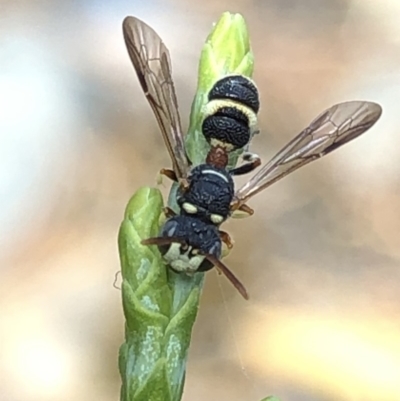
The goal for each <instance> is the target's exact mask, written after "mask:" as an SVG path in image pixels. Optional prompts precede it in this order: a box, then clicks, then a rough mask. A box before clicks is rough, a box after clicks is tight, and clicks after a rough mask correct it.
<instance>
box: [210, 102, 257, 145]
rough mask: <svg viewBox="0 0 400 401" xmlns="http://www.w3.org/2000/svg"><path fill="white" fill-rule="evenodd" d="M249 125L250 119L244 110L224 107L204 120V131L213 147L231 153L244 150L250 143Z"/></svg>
mask: <svg viewBox="0 0 400 401" xmlns="http://www.w3.org/2000/svg"><path fill="white" fill-rule="evenodd" d="M249 125H250V121H249V118H248V116H247V115H246V114H245V113H244V112H243V111H242V110H240V109H238V108H235V107H232V106H223V107H220V108H216V111H215V112H214V113H213V114H211V115H209V116H207V117H206V118H205V119H204V121H203V125H202V131H203V135H204V136H205V138H206V139H207V141H208V142H209V143H210V145H211V146H218V145H220V146H223V147H225V148H227V150H228V151H230V150H234V149H239V148H242V147H244V146H246V145H247V143H248V142H249V141H250V137H251V131H250V128H249Z"/></svg>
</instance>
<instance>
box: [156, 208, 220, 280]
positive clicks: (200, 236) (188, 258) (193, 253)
mask: <svg viewBox="0 0 400 401" xmlns="http://www.w3.org/2000/svg"><path fill="white" fill-rule="evenodd" d="M160 236H161V237H167V238H168V237H174V238H176V239H177V242H176V243H175V242H174V243H172V244H170V245H161V246H159V249H160V252H161V253H162V254H163V256H164V259H165V261H166V262H167V264H168V265H169V266H170V267H171V268H172V269H173V270H175V271H176V272H184V273H195V272H202V271H207V270H210V269H211V268H212V267H213V265H212V263H210V262H209V261H208V260H207V259H206V258H205V255H213V256H215V257H216V258H220V256H221V248H222V246H221V240H220V237H219V232H218V229H217V228H216V227H215V226H213V225H211V224H206V223H204V222H202V221H201V220H199V219H197V218H193V217H190V216H174V217H171V218H170V219H169V220H168V221H167V222H166V223H165V224H164V226H163V228H162V229H161V233H160Z"/></svg>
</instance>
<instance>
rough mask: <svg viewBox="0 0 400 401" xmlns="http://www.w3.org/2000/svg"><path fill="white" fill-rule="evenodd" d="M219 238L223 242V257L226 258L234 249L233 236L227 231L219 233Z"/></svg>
mask: <svg viewBox="0 0 400 401" xmlns="http://www.w3.org/2000/svg"><path fill="white" fill-rule="evenodd" d="M219 237H220V238H221V241H222V251H221V256H222V257H223V258H225V257H227V256H228V255H229V253H230V251H231V249H232V248H233V244H234V242H233V239H232V238H231V236H230V235H229V234H228V233H227V232H225V231H219Z"/></svg>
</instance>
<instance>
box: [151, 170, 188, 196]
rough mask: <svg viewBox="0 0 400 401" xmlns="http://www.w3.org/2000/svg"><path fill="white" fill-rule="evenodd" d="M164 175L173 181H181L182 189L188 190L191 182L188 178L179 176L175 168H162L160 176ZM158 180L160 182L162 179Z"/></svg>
mask: <svg viewBox="0 0 400 401" xmlns="http://www.w3.org/2000/svg"><path fill="white" fill-rule="evenodd" d="M163 175H165V176H166V177H168V178H169V179H170V180H171V181H174V182H179V186H180V187H181V189H182V190H184V191H186V190H187V189H188V188H189V182H188V180H187V178H178V177H177V176H176V174H175V171H174V170H171V169H169V168H162V169H161V170H160V172H159V177H162V176H163ZM157 181H158V182H159V181H160V179H158V180H157ZM161 182H162V179H161Z"/></svg>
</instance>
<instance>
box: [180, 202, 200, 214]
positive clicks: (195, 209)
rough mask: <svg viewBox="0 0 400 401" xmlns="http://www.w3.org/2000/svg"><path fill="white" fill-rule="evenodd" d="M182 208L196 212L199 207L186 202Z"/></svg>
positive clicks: (192, 212) (190, 212)
mask: <svg viewBox="0 0 400 401" xmlns="http://www.w3.org/2000/svg"><path fill="white" fill-rule="evenodd" d="M182 209H183V210H184V211H185V212H186V213H189V214H196V213H197V212H198V210H197V207H196V206H195V205H193V204H191V203H189V202H185V203H184V204H183V205H182Z"/></svg>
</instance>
